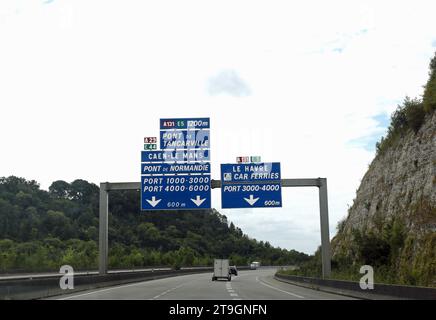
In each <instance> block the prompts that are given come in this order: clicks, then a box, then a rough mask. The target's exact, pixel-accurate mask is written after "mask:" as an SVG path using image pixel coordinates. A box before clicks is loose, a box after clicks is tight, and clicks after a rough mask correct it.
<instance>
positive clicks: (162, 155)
mask: <svg viewBox="0 0 436 320" xmlns="http://www.w3.org/2000/svg"><path fill="white" fill-rule="evenodd" d="M209 160H210V150H202V149H201V150H173V151H164V150H156V151H141V162H174V161H177V162H198V161H209Z"/></svg>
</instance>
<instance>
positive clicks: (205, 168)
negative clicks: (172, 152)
mask: <svg viewBox="0 0 436 320" xmlns="http://www.w3.org/2000/svg"><path fill="white" fill-rule="evenodd" d="M188 173H189V174H192V173H210V163H209V162H202V163H200V162H194V163H141V174H142V175H143V174H188Z"/></svg>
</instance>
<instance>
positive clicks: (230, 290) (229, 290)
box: [227, 289, 235, 293]
mask: <svg viewBox="0 0 436 320" xmlns="http://www.w3.org/2000/svg"><path fill="white" fill-rule="evenodd" d="M227 291H228V292H229V293H231V292H235V290H233V289H227Z"/></svg>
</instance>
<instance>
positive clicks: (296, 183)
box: [282, 178, 331, 278]
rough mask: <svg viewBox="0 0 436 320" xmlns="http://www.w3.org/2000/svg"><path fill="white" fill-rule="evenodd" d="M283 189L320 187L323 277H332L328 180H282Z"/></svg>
mask: <svg viewBox="0 0 436 320" xmlns="http://www.w3.org/2000/svg"><path fill="white" fill-rule="evenodd" d="M282 187H318V189H319V217H320V224H321V257H322V277H323V278H328V277H330V275H331V251H330V234H329V209H328V202H327V179H326V178H317V179H282Z"/></svg>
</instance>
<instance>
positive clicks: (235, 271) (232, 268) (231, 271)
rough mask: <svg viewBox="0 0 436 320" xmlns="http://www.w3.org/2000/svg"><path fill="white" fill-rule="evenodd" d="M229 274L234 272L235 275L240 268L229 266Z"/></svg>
mask: <svg viewBox="0 0 436 320" xmlns="http://www.w3.org/2000/svg"><path fill="white" fill-rule="evenodd" d="M229 274H234V275H235V276H237V275H238V269H236V266H230V267H229Z"/></svg>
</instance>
